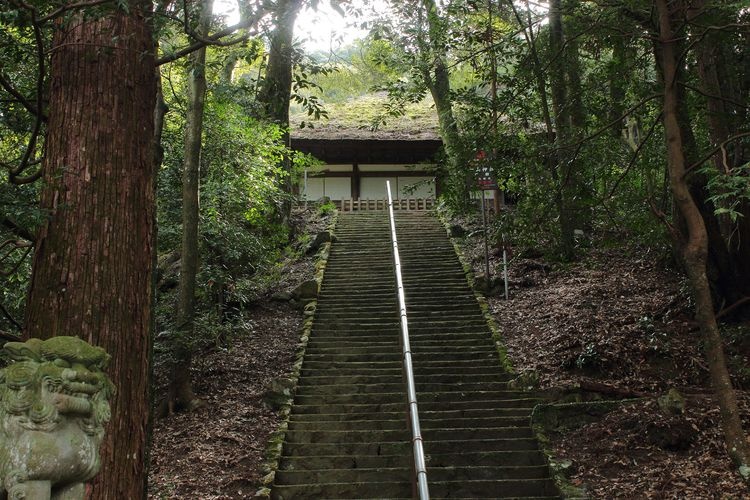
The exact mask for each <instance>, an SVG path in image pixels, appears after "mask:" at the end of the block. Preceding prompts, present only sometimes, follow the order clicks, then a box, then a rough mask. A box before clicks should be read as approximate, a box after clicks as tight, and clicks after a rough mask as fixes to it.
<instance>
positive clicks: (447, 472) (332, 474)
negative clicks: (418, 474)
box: [276, 465, 549, 485]
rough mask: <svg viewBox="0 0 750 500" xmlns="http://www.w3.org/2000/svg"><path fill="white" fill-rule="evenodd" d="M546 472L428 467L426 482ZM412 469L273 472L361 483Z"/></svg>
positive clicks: (279, 480)
mask: <svg viewBox="0 0 750 500" xmlns="http://www.w3.org/2000/svg"><path fill="white" fill-rule="evenodd" d="M548 475H549V471H548V469H547V467H546V466H539V465H537V466H533V465H532V466H518V467H440V468H432V467H430V468H428V469H427V477H428V479H429V481H430V482H441V481H459V480H462V479H463V480H466V481H476V480H495V481H498V480H500V481H503V480H513V479H543V478H545V477H547V476H548ZM411 477H412V471H411V468H409V467H399V468H356V469H340V468H337V469H318V470H301V471H293V470H281V471H279V472H277V474H276V484H284V485H286V484H308V483H310V482H311V481H312V482H315V483H319V482H321V481H325V480H330V478H336V481H338V482H351V483H364V482H377V481H386V480H387V481H405V482H409V481H411Z"/></svg>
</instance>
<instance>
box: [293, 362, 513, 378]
mask: <svg viewBox="0 0 750 500" xmlns="http://www.w3.org/2000/svg"><path fill="white" fill-rule="evenodd" d="M463 368H467V369H468V368H471V369H476V370H479V369H481V370H490V371H497V370H499V369H500V367H499V366H498V362H497V361H496V360H494V359H489V358H488V359H482V360H481V362H480V360H474V361H472V360H460V361H450V360H449V361H442V360H432V361H430V362H429V363H428V362H424V363H420V365H419V368H418V369H417V370H416V372H415V373H424V374H429V373H435V372H436V371H438V372H446V370H447V371H451V372H452V371H459V370H460V371H462V369H463ZM385 369H395V370H401V369H402V363H401V360H392V361H377V362H376V361H371V362H368V361H360V362H354V361H343V362H341V361H326V360H322V361H321V360H312V359H307V358H306V359H305V360H304V362H303V364H302V370H303V371H304V372H305V373H304V374H303V375H313V372H316V375H318V376H320V375H331V374H337V375H365V374H372V373H379V372H380V371H381V370H385Z"/></svg>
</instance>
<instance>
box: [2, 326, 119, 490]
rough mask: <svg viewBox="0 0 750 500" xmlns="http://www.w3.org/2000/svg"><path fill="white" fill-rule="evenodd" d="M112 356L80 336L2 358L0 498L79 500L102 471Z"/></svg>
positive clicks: (19, 347) (34, 344) (17, 345)
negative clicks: (101, 449) (106, 370)
mask: <svg viewBox="0 0 750 500" xmlns="http://www.w3.org/2000/svg"><path fill="white" fill-rule="evenodd" d="M108 362H109V355H108V354H107V353H106V352H105V351H104V350H103V349H100V348H98V347H92V346H91V345H89V344H87V343H86V342H84V341H83V340H81V339H79V338H77V337H53V338H51V339H49V340H44V341H42V340H39V339H31V340H29V341H28V342H23V343H22V342H8V343H6V344H5V346H4V347H3V349H2V350H1V351H0V367H3V366H5V368H2V369H0V483H1V485H2V487H0V498H3V496H4V495H3V489H5V490H7V494H8V498H9V499H10V500H17V499H23V498H25V499H28V500H46V499H49V498H52V499H56V500H73V499H76V500H77V499H82V498H83V497H84V494H85V483H86V482H87V481H89V480H91V479H92V478H93V477H94V476H95V475H96V473H97V472H99V467H100V464H101V462H100V458H99V445H100V444H101V442H102V439H103V437H104V424H105V423H106V422H108V421H109V418H110V408H109V402H108V401H109V398H110V397H111V396H112V394H113V392H114V387H113V385H112V383H111V382H110V380H109V379H108V378H107V376H106V375H105V374H104V373H103V372H102V370H103V369H104V368H105V367H106V365H107V363H108Z"/></svg>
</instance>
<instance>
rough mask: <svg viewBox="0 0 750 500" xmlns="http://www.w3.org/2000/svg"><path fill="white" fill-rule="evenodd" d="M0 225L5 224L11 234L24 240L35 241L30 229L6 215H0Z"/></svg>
mask: <svg viewBox="0 0 750 500" xmlns="http://www.w3.org/2000/svg"><path fill="white" fill-rule="evenodd" d="M0 225H2V226H5V227H6V228H7V229H8V230H10V231H11V232H12V233H13V234H15V235H16V236H19V237H21V238H23V239H25V240H28V241H31V242H32V243H33V242H35V241H36V238H35V236H34V234H33V233H32V232H31V231H29V230H28V229H26V228H25V227H23V226H21V225H19V224H18V222H16V221H15V220H14V219H12V218H11V217H9V216H7V215H5V216H3V217H0Z"/></svg>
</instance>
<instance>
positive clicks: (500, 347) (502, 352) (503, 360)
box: [435, 209, 515, 373]
mask: <svg viewBox="0 0 750 500" xmlns="http://www.w3.org/2000/svg"><path fill="white" fill-rule="evenodd" d="M435 214H436V215H437V217H438V219H439V220H440V222H441V223H442V224H443V227H444V228H445V232H446V235H447V236H448V239H449V240H450V242H451V244H452V245H453V249H454V250H455V252H456V255H457V256H458V261H459V262H460V263H461V267H463V270H464V274H465V275H466V281H467V283H468V284H469V288H470V289H471V291H472V292H474V296H475V297H476V299H477V302H478V303H479V308H480V309H481V310H482V314H483V315H484V319H485V321H486V322H487V326H488V327H489V329H490V332H492V340H493V341H494V343H495V348H496V349H497V354H498V356H499V358H500V365H501V366H502V367H503V369H504V370H505V371H507V372H508V373H515V370H514V369H513V363H512V362H511V360H510V358H509V357H508V352H507V351H506V349H505V344H504V343H503V338H502V334H501V333H500V328H499V327H498V326H497V322H495V318H494V317H493V316H492V313H491V312H490V306H489V304H488V303H487V299H486V298H485V296H484V295H482V294H481V293H479V292H477V291H476V289H475V288H474V284H475V282H476V277H475V275H474V268H473V267H472V265H471V262H470V261H469V259H467V258H466V255H464V252H463V250H462V249H461V246H460V245H459V244H458V242H457V241H456V238H453V237H451V233H450V221H448V217H447V214H446V212H445V210H440V209H438V210H435Z"/></svg>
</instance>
